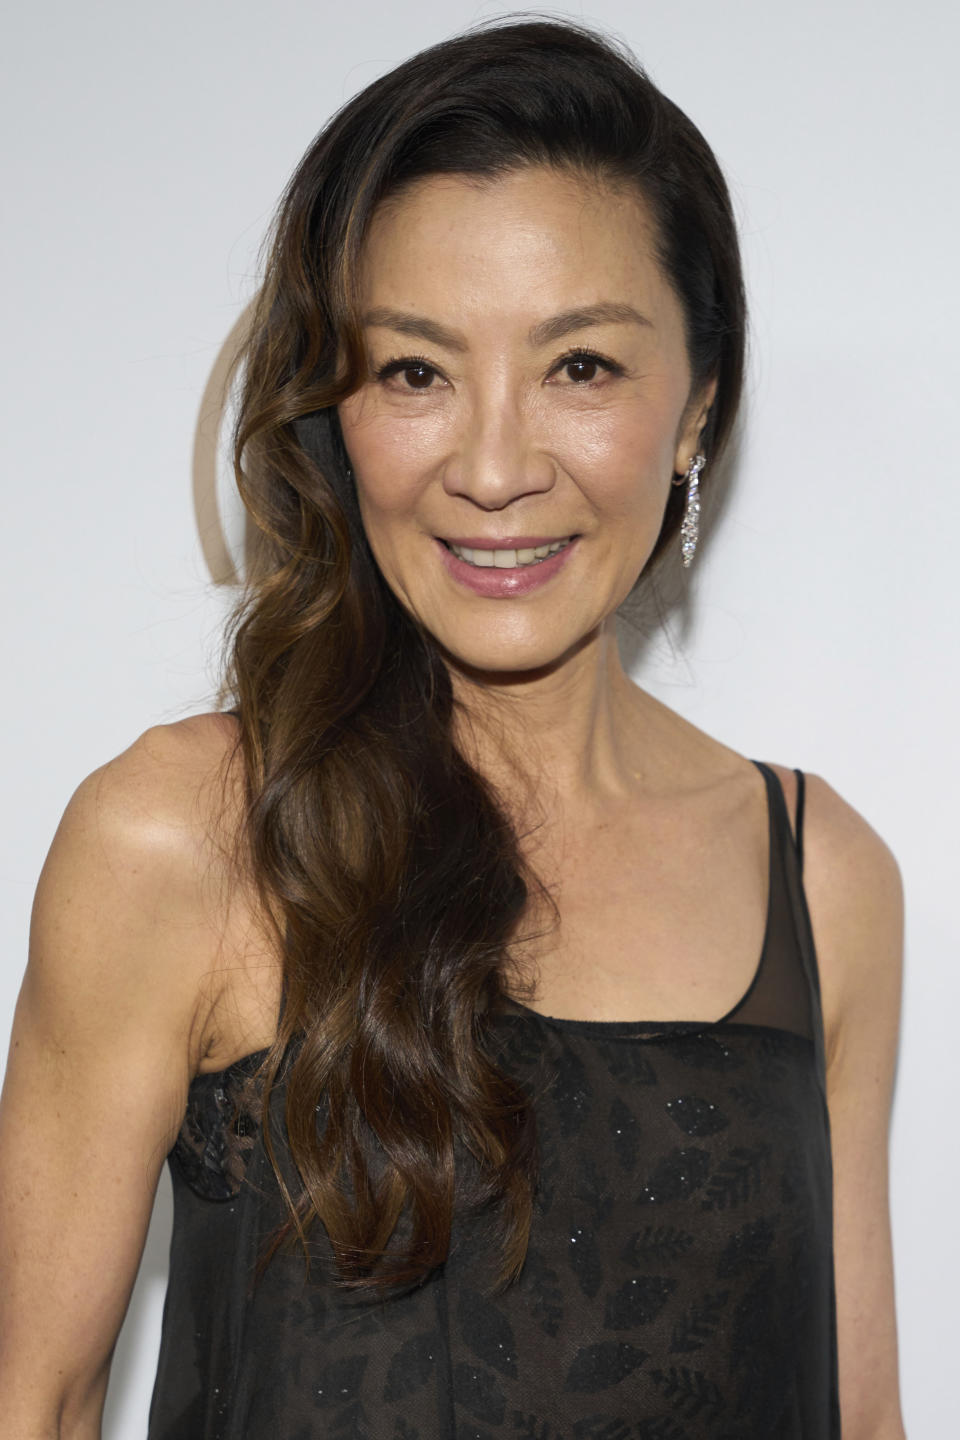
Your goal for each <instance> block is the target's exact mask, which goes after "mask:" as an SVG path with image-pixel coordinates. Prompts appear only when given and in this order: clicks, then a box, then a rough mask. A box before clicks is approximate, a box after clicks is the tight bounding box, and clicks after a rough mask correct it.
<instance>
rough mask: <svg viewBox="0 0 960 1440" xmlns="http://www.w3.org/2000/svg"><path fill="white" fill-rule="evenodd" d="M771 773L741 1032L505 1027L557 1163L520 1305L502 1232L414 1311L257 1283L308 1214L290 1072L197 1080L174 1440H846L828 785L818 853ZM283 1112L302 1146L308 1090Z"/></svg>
mask: <svg viewBox="0 0 960 1440" xmlns="http://www.w3.org/2000/svg"><path fill="white" fill-rule="evenodd" d="M754 763H755V764H757V766H758V768H759V769H760V770H761V772H762V774H763V776H764V779H765V781H766V786H767V802H768V813H769V828H770V852H769V853H770V862H769V868H770V884H769V900H768V914H767V927H766V936H765V939H764V943H763V949H762V954H761V956H760V960H759V964H758V966H757V970H756V973H755V975H754V978H753V981H752V983H751V985H750V987H749V989H748V990H747V992H746V994H745V995H744V996H743V997H742V999H741V1000H740V1001H739V1002H738V1003H737V1004H736V1005H735V1006H734V1007H733V1009H732V1010H730V1011H729V1013H728V1014H727V1015H725V1016H723V1018H722V1019H720V1020H718V1021H715V1022H707V1023H701V1022H683V1021H675V1022H672V1023H662V1022H657V1023H655V1024H647V1023H643V1022H640V1021H637V1022H630V1021H622V1022H621V1021H616V1022H606V1021H586V1020H558V1019H549V1018H546V1017H544V1016H542V1015H540V1014H538V1013H537V1012H535V1011H533V1010H529V1009H527V1008H525V1007H524V1006H522V1005H520V1004H513V1003H511V1005H510V1008H509V1010H508V1011H507V1012H506V1013H504V1014H502V1015H498V1016H497V1017H496V1019H495V1020H494V1021H493V1029H494V1043H495V1045H496V1047H497V1051H498V1058H499V1060H500V1062H501V1064H502V1065H503V1066H504V1067H506V1068H507V1069H509V1070H510V1072H511V1073H513V1074H515V1075H516V1076H517V1078H518V1079H519V1080H520V1081H521V1083H523V1084H524V1086H525V1087H526V1088H527V1089H528V1092H529V1093H530V1094H531V1096H532V1097H533V1100H534V1104H535V1111H536V1117H537V1128H538V1136H539V1150H540V1179H539V1183H538V1189H537V1193H536V1203H535V1212H534V1219H533V1225H532V1229H531V1235H530V1245H529V1250H528V1254H527V1258H526V1261H525V1264H524V1268H523V1270H522V1273H521V1276H520V1278H519V1280H518V1281H516V1282H515V1283H514V1284H513V1285H512V1286H511V1287H509V1288H508V1289H507V1290H506V1291H505V1292H503V1293H501V1294H500V1295H497V1296H494V1297H493V1298H491V1295H490V1287H489V1282H490V1280H491V1278H492V1276H493V1274H494V1270H495V1266H494V1265H493V1263H492V1261H491V1258H490V1257H491V1236H490V1233H489V1230H488V1228H487V1227H488V1226H489V1221H488V1220H485V1219H483V1218H482V1217H481V1218H476V1217H471V1218H469V1219H460V1220H459V1221H458V1222H457V1223H455V1226H454V1235H453V1241H452V1244H451V1249H450V1254H449V1257H448V1259H447V1261H446V1263H445V1264H444V1265H443V1266H442V1267H441V1268H440V1269H439V1270H437V1271H435V1272H434V1273H433V1275H432V1276H431V1278H430V1279H429V1280H427V1281H426V1282H425V1283H424V1284H423V1285H422V1286H420V1287H419V1288H417V1289H415V1290H413V1291H412V1292H409V1293H407V1294H405V1295H403V1296H401V1297H399V1298H391V1299H388V1300H379V1301H375V1302H373V1303H371V1302H370V1301H369V1300H367V1301H364V1303H363V1304H358V1302H357V1299H356V1297H344V1296H343V1295H342V1294H340V1293H339V1292H336V1291H334V1290H333V1288H332V1287H331V1286H330V1285H329V1284H328V1283H324V1282H322V1281H320V1280H318V1279H317V1278H316V1274H314V1277H313V1278H312V1279H311V1280H309V1281H308V1280H307V1278H306V1276H305V1268H304V1263H303V1256H302V1252H296V1253H289V1254H288V1253H285V1252H283V1251H280V1252H278V1253H277V1254H276V1255H274V1257H273V1258H272V1259H271V1260H270V1262H269V1263H268V1264H267V1266H266V1268H265V1269H264V1270H263V1272H262V1275H261V1277H260V1278H259V1279H256V1280H255V1279H254V1272H255V1269H256V1266H257V1261H258V1258H259V1257H260V1255H261V1252H262V1248H263V1245H264V1242H265V1240H266V1239H267V1237H268V1236H270V1234H271V1233H272V1232H273V1230H274V1229H275V1227H276V1226H277V1225H279V1224H280V1223H281V1222H282V1221H283V1220H284V1219H285V1215H286V1212H285V1211H284V1209H283V1205H282V1203H281V1200H280V1197H279V1194H278V1189H277V1185H276V1181H275V1179H274V1174H273V1171H272V1169H271V1167H270V1164H269V1162H268V1160H267V1159H266V1156H265V1154H264V1151H263V1147H262V1140H261V1129H260V1126H259V1125H258V1124H257V1123H256V1121H255V1120H254V1119H253V1118H252V1116H253V1115H254V1114H255V1107H253V1106H251V1105H250V1104H249V1103H248V1102H249V1098H250V1094H251V1086H252V1083H253V1082H252V1081H251V1077H252V1075H253V1073H254V1072H255V1070H256V1068H257V1064H258V1062H259V1061H260V1060H261V1059H262V1058H263V1052H260V1053H259V1054H257V1055H251V1056H248V1057H246V1059H243V1060H240V1061H238V1062H237V1063H236V1064H235V1065H232V1066H231V1067H230V1068H229V1069H228V1070H226V1071H224V1072H223V1073H221V1074H216V1075H201V1076H198V1077H197V1078H196V1079H195V1080H194V1081H193V1084H192V1085H191V1087H190V1097H189V1105H188V1110H187V1115H186V1119H185V1120H184V1124H183V1128H182V1130H181V1132H180V1135H179V1138H178V1140H177V1142H176V1145H175V1147H174V1149H173V1151H172V1152H171V1155H170V1168H171V1172H172V1176H173V1185H174V1195H175V1218H174V1230H173V1241H172V1246H171V1256H170V1278H169V1288H168V1292H167V1298H166V1304H165V1308H164V1316H163V1332H162V1342H161V1349H160V1361H159V1369H158V1374H157V1380H156V1386H155V1389H154V1395H153V1403H152V1408H151V1414H150V1430H149V1437H150V1440H327V1437H330V1440H333V1437H337V1440H507V1437H514V1440H517V1437H523V1440H761V1437H762V1440H800V1437H802V1440H836V1437H838V1436H839V1435H840V1417H839V1407H838V1400H837V1354H836V1325H835V1302H834V1280H833V1246H832V1187H831V1163H830V1140H829V1124H828V1116H827V1108H826V1094H825V1069H824V1042H823V1026H822V1020H821V1011H820V995H819V982H818V976H817V968H816V958H815V955H814V948H813V940H812V935H811V929H810V920H809V915H808V912H807V906H806V900H805V897H804V891H803V884H802V880H801V865H802V859H801V853H802V852H801V849H800V846H801V844H802V840H801V838H800V837H801V835H802V831H801V822H802V800H803V776H802V774H801V772H799V771H797V772H796V773H797V776H798V781H799V784H800V797H799V804H798V814H797V835H798V839H797V841H796V842H795V841H794V838H793V835H792V834H791V831H790V825H789V820H788V817H787V811H786V805H785V801H784V795H783V791H782V789H781V786H780V782H779V780H778V779H777V776H776V774H775V772H774V771H772V770H771V769H770V768H769V767H768V766H766V765H764V764H762V763H761V762H759V761H755V762H754ZM275 1102H276V1107H277V1108H276V1113H275V1115H272V1118H271V1125H272V1126H276V1127H277V1128H276V1129H274V1132H273V1133H274V1134H280V1135H282V1134H283V1122H282V1114H283V1092H282V1086H281V1087H279V1088H278V1090H277V1092H276V1095H275ZM278 1158H279V1159H280V1162H281V1164H283V1160H284V1157H283V1155H282V1154H281V1155H280V1156H279V1157H278ZM287 1159H289V1156H287ZM321 1235H322V1232H321ZM318 1243H321V1242H318ZM326 1243H327V1242H326V1239H325V1236H323V1237H322V1244H323V1245H326Z"/></svg>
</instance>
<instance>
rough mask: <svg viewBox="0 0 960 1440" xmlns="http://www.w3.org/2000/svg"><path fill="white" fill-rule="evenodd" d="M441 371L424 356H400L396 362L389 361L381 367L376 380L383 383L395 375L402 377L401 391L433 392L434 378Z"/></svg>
mask: <svg viewBox="0 0 960 1440" xmlns="http://www.w3.org/2000/svg"><path fill="white" fill-rule="evenodd" d="M438 374H439V371H437V370H435V369H434V367H433V366H432V365H431V364H430V363H429V362H428V361H427V360H425V359H424V357H423V356H422V355H398V356H397V357H396V359H394V360H388V361H387V363H386V364H385V365H381V366H380V369H379V370H378V371H377V372H376V376H375V378H376V379H377V380H378V381H379V382H380V383H381V384H385V383H386V381H388V380H390V379H392V377H393V376H394V375H401V376H402V377H403V382H402V385H401V387H400V388H401V389H404V390H431V389H433V388H435V387H434V385H433V381H434V378H435V377H436V376H437V375H438Z"/></svg>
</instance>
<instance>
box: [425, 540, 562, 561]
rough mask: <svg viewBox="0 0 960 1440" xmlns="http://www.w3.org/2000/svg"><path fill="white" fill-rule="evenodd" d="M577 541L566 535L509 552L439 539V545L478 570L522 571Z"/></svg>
mask: <svg viewBox="0 0 960 1440" xmlns="http://www.w3.org/2000/svg"><path fill="white" fill-rule="evenodd" d="M439 538H440V537H439V536H438V539H439ZM577 539H579V536H577V535H567V536H565V537H564V538H563V539H561V540H551V541H547V542H545V543H544V544H542V545H529V546H522V547H518V548H517V549H509V550H508V549H502V550H500V549H495V548H493V547H490V546H484V547H480V546H471V545H455V544H453V542H452V541H450V540H443V539H440V543H441V545H445V546H446V548H447V549H448V550H449V551H450V552H451V553H452V554H454V555H456V557H457V559H458V560H463V561H464V562H465V563H466V564H467V565H473V566H474V567H475V568H476V569H478V570H489V569H496V570H524V569H526V568H527V567H528V566H531V565H542V564H543V562H544V560H549V559H550V558H551V556H553V555H559V553H560V551H561V550H565V549H566V548H567V546H568V545H570V544H572V542H573V541H574V540H577Z"/></svg>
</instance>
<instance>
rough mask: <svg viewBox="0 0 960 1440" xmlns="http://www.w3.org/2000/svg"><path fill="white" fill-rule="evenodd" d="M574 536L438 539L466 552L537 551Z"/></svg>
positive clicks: (455, 537) (473, 536)
mask: <svg viewBox="0 0 960 1440" xmlns="http://www.w3.org/2000/svg"><path fill="white" fill-rule="evenodd" d="M573 534H575V532H574V531H570V532H569V534H568V535H504V536H502V537H501V536H497V537H496V538H493V537H492V536H490V535H469V536H466V537H465V536H463V535H443V536H439V537H438V538H439V539H442V540H444V541H445V542H446V544H447V545H459V546H460V548H461V549H466V550H535V549H536V548H537V546H538V545H554V544H556V542H557V541H558V540H567V539H569V538H570V535H573Z"/></svg>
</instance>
